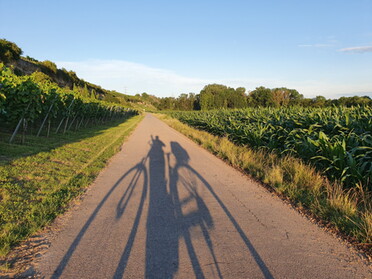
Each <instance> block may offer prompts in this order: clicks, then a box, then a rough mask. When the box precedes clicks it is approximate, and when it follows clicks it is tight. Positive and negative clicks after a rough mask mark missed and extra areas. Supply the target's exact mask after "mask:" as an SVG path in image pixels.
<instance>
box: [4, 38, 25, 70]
mask: <svg viewBox="0 0 372 279" xmlns="http://www.w3.org/2000/svg"><path fill="white" fill-rule="evenodd" d="M22 53H23V51H22V49H20V48H19V47H18V46H17V45H16V44H15V43H13V42H10V41H7V40H5V39H0V61H2V62H4V64H8V63H11V62H13V61H16V60H18V59H19V58H20V57H21V54H22Z"/></svg>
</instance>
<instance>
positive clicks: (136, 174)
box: [51, 156, 148, 279]
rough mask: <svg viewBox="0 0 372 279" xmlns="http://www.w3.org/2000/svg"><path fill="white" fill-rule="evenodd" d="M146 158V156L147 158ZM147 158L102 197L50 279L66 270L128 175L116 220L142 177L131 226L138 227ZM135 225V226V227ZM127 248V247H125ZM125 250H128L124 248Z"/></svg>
mask: <svg viewBox="0 0 372 279" xmlns="http://www.w3.org/2000/svg"><path fill="white" fill-rule="evenodd" d="M147 157H148V156H147ZM147 157H144V158H142V160H141V161H140V162H139V163H138V164H136V165H135V166H134V167H132V168H131V169H129V170H128V171H127V172H126V173H124V174H123V175H122V176H121V177H120V178H119V179H118V180H117V181H116V182H115V184H114V185H113V186H112V187H111V188H110V189H109V191H108V192H107V193H106V195H105V196H104V197H103V199H102V200H101V201H100V202H99V204H98V205H97V206H96V208H95V209H94V210H93V212H92V214H91V215H90V216H89V218H88V220H87V221H86V222H85V224H84V225H83V227H82V229H81V230H80V231H79V233H78V234H77V236H76V237H75V239H74V240H73V242H72V244H71V245H70V247H69V249H68V250H67V252H66V253H65V255H64V256H63V258H62V259H61V261H60V262H59V264H58V266H57V268H56V269H55V270H54V273H53V275H52V276H51V278H52V279H58V278H60V277H61V275H62V274H63V272H64V270H65V269H66V267H67V265H68V263H69V262H70V260H71V258H72V256H73V254H74V253H75V251H76V249H77V248H78V246H79V244H80V242H81V240H82V239H83V237H84V235H85V234H86V232H87V231H88V229H89V227H90V226H91V224H92V223H93V221H94V220H95V219H96V217H97V215H98V213H99V212H100V210H101V209H102V207H103V206H104V205H105V203H106V202H107V200H108V199H109V198H110V196H111V195H112V194H113V192H114V191H115V190H116V189H117V188H118V186H119V185H120V184H121V183H122V182H123V181H124V179H126V178H127V177H129V176H130V175H133V176H132V178H131V180H130V182H129V184H128V186H127V188H126V190H125V191H124V193H123V196H122V197H121V199H120V201H119V203H118V205H117V210H116V219H118V218H120V217H121V216H122V215H123V214H124V212H125V209H126V206H127V205H128V202H129V200H130V198H131V196H132V194H133V191H134V189H135V188H136V187H138V181H139V179H140V177H141V176H142V175H143V185H142V188H143V190H142V195H141V199H140V203H139V207H138V211H137V216H136V218H135V222H134V225H133V228H135V232H136V229H137V227H138V222H139V219H140V217H141V214H142V211H143V210H142V209H143V204H144V202H145V199H146V196H147V188H148V174H147V169H146V165H145V164H146V160H147ZM136 225H137V226H136ZM135 232H133V229H132V233H131V235H130V237H129V240H128V243H130V240H132V239H134V236H135ZM127 246H128V245H127ZM126 250H128V249H127V248H126Z"/></svg>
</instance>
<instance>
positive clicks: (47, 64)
mask: <svg viewBox="0 0 372 279" xmlns="http://www.w3.org/2000/svg"><path fill="white" fill-rule="evenodd" d="M39 64H40V65H42V66H43V67H45V68H46V69H47V71H49V72H50V73H53V74H57V65H56V64H55V63H53V62H52V61H49V60H45V61H43V62H39Z"/></svg>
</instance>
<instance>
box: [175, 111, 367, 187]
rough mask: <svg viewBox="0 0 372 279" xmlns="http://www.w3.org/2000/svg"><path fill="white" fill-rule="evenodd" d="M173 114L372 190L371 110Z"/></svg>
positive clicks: (213, 132) (244, 143)
mask: <svg viewBox="0 0 372 279" xmlns="http://www.w3.org/2000/svg"><path fill="white" fill-rule="evenodd" d="M172 116H174V117H176V118H178V119H179V120H181V121H182V122H184V123H186V124H189V125H191V126H193V127H196V128H198V129H202V130H205V131H208V132H210V133H212V134H214V135H218V136H227V137H228V138H229V139H230V140H231V141H233V142H234V143H237V144H240V145H248V146H250V147H251V148H254V149H267V150H274V151H276V152H277V153H279V154H291V155H294V156H297V157H299V158H302V159H303V160H305V161H307V162H310V163H312V164H314V165H315V166H316V167H317V169H318V170H321V171H323V172H324V173H325V174H326V175H327V176H328V177H329V178H330V179H331V180H337V181H339V182H340V183H341V184H342V185H343V186H344V187H345V188H353V187H355V186H356V185H358V184H361V185H363V186H364V187H365V189H366V190H368V191H371V190H372V186H371V185H372V184H371V182H372V110H371V109H370V108H369V107H353V108H322V109H318V108H301V107H290V108H280V109H274V108H265V109H259V110H257V109H244V110H230V111H227V110H219V111H208V112H178V113H173V114H172Z"/></svg>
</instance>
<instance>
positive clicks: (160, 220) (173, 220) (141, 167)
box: [52, 136, 273, 278]
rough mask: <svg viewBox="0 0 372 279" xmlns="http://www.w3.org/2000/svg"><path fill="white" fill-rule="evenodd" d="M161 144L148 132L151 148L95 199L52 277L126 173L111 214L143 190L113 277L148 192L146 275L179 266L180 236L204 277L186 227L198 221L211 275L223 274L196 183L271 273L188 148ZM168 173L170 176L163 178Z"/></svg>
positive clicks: (120, 273)
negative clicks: (167, 150)
mask: <svg viewBox="0 0 372 279" xmlns="http://www.w3.org/2000/svg"><path fill="white" fill-rule="evenodd" d="M164 147H165V144H164V143H163V142H162V141H161V140H160V139H159V137H158V136H156V137H153V136H151V149H150V151H149V153H148V154H147V156H146V157H145V158H143V159H142V160H141V161H140V162H139V163H138V164H136V165H135V166H134V167H133V168H131V169H130V170H129V171H127V172H126V173H125V174H123V176H122V177H121V178H120V179H119V180H118V181H117V182H116V183H115V184H114V185H113V186H112V188H111V189H110V190H109V192H107V194H106V196H105V197H104V198H103V199H102V201H101V202H100V203H99V204H98V205H97V207H96V209H95V210H94V211H93V213H92V214H91V216H90V217H89V219H88V221H87V222H86V223H85V225H84V226H83V228H82V229H81V231H80V232H79V234H78V235H77V236H76V238H75V240H74V241H73V243H72V244H71V246H70V247H69V250H68V251H67V252H66V254H65V256H64V257H63V259H62V260H61V262H60V264H59V266H58V267H57V269H56V271H55V273H54V275H53V277H52V278H59V277H60V276H61V274H62V273H63V271H64V269H65V268H66V266H67V264H68V262H69V260H70V258H71V257H72V255H73V253H74V252H75V250H76V248H77V246H78V245H79V243H80V241H81V239H82V238H83V236H84V234H85V233H86V231H87V230H88V228H89V226H90V225H91V223H92V222H93V220H94V219H95V217H96V216H97V214H98V212H99V210H100V209H101V208H102V206H103V205H104V203H105V202H106V201H107V199H108V198H109V196H110V195H111V194H112V192H113V191H114V190H115V189H116V188H117V186H118V185H119V184H120V183H121V182H122V181H123V180H124V178H126V177H130V178H131V180H130V182H129V185H128V186H127V187H126V189H125V190H124V193H123V194H122V196H121V198H120V200H119V203H118V205H117V210H116V216H115V218H116V219H119V218H121V217H122V216H123V215H124V213H125V209H126V208H127V206H128V203H129V201H130V199H131V197H132V195H133V192H134V191H135V190H137V191H138V190H139V191H142V193H141V198H140V201H139V204H138V209H137V212H136V215H135V217H134V220H133V226H132V228H131V231H130V234H129V236H128V240H127V243H126V245H125V248H124V251H123V253H122V255H121V258H120V260H119V262H118V265H117V268H116V270H115V274H114V276H113V278H123V277H124V273H125V269H126V267H127V264H128V261H129V257H130V254H131V251H132V248H133V244H134V240H135V238H136V234H137V232H138V229H139V224H140V220H141V217H142V215H143V211H144V206H145V201H146V199H147V195H148V196H149V200H148V214H147V220H146V248H145V249H146V251H145V252H146V256H145V257H146V258H145V265H146V266H145V277H146V278H173V277H174V276H175V274H176V273H177V271H178V269H179V265H180V262H179V260H180V259H179V249H180V247H179V243H180V239H183V240H184V243H185V246H186V250H187V254H188V257H189V259H190V262H191V265H192V269H193V273H194V277H195V278H205V274H204V273H203V269H202V267H201V264H200V261H199V258H198V255H197V252H196V249H195V246H194V244H193V239H192V231H191V229H192V228H195V227H198V228H199V229H200V231H201V232H202V236H203V240H204V242H205V245H206V247H207V249H208V253H209V254H210V256H211V257H212V259H213V265H214V268H215V271H216V276H217V277H218V278H223V276H222V272H221V270H220V266H219V264H218V260H217V256H216V254H215V251H214V246H213V243H212V240H211V238H210V234H209V231H210V230H211V229H212V228H213V227H214V226H215V224H214V222H213V218H212V216H211V214H210V212H209V209H208V207H207V205H206V203H205V201H204V200H203V199H202V197H201V196H200V195H199V193H198V189H200V188H205V189H207V191H208V192H209V193H210V194H211V195H212V197H213V198H214V199H215V200H216V201H217V203H218V204H219V206H220V207H221V208H222V210H223V212H224V213H225V215H226V216H227V217H228V219H229V220H230V222H231V223H232V225H233V226H234V227H235V229H236V231H237V232H238V233H239V236H240V238H241V239H242V240H243V242H244V243H245V246H246V247H247V249H248V250H249V252H250V254H251V255H252V257H253V258H254V260H255V262H256V264H257V266H258V267H259V268H260V270H261V273H262V275H263V277H264V278H273V276H272V274H271V273H270V271H269V269H268V267H267V266H266V264H265V262H264V261H263V259H262V258H261V257H260V255H259V253H258V252H257V251H256V249H255V248H254V246H253V244H252V243H251V242H250V240H249V239H248V237H247V235H246V234H245V232H244V231H243V229H242V228H241V226H240V225H239V223H238V222H237V220H236V219H235V218H234V216H233V215H232V214H231V212H230V211H229V209H228V208H227V207H226V205H225V204H224V203H223V202H222V200H221V199H220V197H219V196H218V195H217V194H216V193H215V191H214V190H213V187H212V186H211V185H210V184H209V183H208V182H207V181H206V179H204V177H203V176H201V175H200V174H199V173H198V172H197V171H196V170H195V169H193V168H192V167H191V166H190V165H189V160H190V158H189V155H188V153H187V151H186V150H185V149H184V148H183V147H182V146H181V145H180V144H179V143H178V142H171V154H169V153H168V154H165V153H164V150H163V148H164ZM170 155H173V156H174V158H175V159H176V163H175V165H174V166H173V167H172V166H171V164H170ZM147 160H148V164H149V170H148V171H147V169H146V163H147ZM181 169H182V170H186V171H187V172H188V173H189V175H190V176H191V177H192V180H194V182H195V181H196V182H195V183H194V182H190V181H189V180H188V179H187V178H185V177H183V175H181V174H180V170H181ZM167 174H168V177H169V181H167V179H166V175H167ZM141 175H143V177H144V179H143V181H144V182H143V185H142V187H141V186H140V185H137V184H139V181H140V180H139V178H140V177H141ZM139 187H141V188H139ZM168 187H169V188H168ZM135 188H137V189H135ZM181 192H182V194H181ZM185 193H186V194H185ZM191 202H192V203H193V204H194V207H193V208H196V209H194V210H193V211H191V212H190V211H188V213H187V214H184V213H183V210H182V208H184V207H185V206H187V205H188V204H190V203H191ZM103 264H104V263H103Z"/></svg>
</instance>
